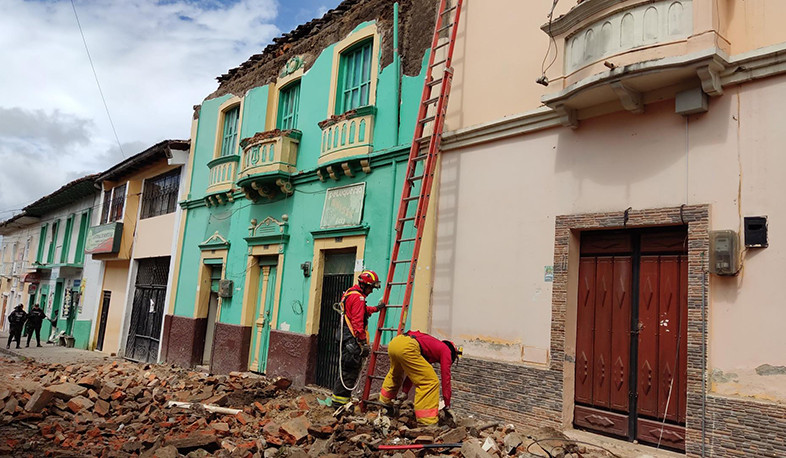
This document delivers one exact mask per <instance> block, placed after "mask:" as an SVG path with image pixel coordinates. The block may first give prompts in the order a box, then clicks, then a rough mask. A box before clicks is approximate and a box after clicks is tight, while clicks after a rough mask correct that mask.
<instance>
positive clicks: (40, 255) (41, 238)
mask: <svg viewBox="0 0 786 458" xmlns="http://www.w3.org/2000/svg"><path fill="white" fill-rule="evenodd" d="M48 226H49V225H48V224H44V225H43V226H41V233H40V234H39V235H38V252H37V253H36V255H35V262H37V263H39V264H41V263H42V262H43V261H44V247H45V246H46V229H47V227H48Z"/></svg>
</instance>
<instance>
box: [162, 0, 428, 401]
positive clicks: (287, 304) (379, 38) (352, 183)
mask: <svg viewBox="0 0 786 458" xmlns="http://www.w3.org/2000/svg"><path fill="white" fill-rule="evenodd" d="M417 3H418V4H414V2H413V3H410V2H402V5H401V8H402V14H401V19H398V18H399V14H398V10H397V8H398V5H394V3H393V2H392V1H389V0H374V1H368V2H360V4H356V5H353V6H349V7H347V8H345V9H344V10H341V8H339V9H337V10H331V11H330V12H328V13H327V14H326V15H325V16H324V17H323V18H322V19H317V20H314V21H312V22H310V23H308V24H305V25H303V26H301V27H299V28H298V29H296V30H295V31H293V32H292V33H290V34H287V35H284V36H283V37H282V38H280V39H277V40H276V41H275V43H274V44H273V45H270V46H269V47H268V48H266V49H265V51H264V52H263V53H262V54H260V55H257V56H254V57H252V58H251V59H250V60H249V61H248V62H246V63H244V64H243V65H241V66H240V67H238V68H236V69H233V70H230V72H229V73H228V74H226V75H223V76H222V77H220V78H218V79H219V83H220V84H219V88H218V90H217V91H216V92H215V93H214V94H211V95H210V96H208V98H207V99H206V100H204V102H203V103H202V104H201V106H200V107H198V109H197V111H196V115H195V119H194V122H193V127H192V151H191V155H190V161H191V162H190V164H189V174H190V180H189V185H188V189H187V194H186V195H184V196H183V197H184V199H183V201H182V202H181V205H182V206H183V208H184V209H185V214H184V216H185V217H184V219H183V221H184V223H183V224H182V226H181V228H180V231H181V232H180V235H181V237H180V241H179V248H178V252H177V258H176V270H175V273H174V276H173V285H174V288H172V290H173V293H172V294H173V295H172V296H171V297H170V300H169V304H170V305H169V309H168V312H167V315H166V317H165V321H164V333H163V341H162V359H164V360H166V361H167V362H173V363H176V364H180V365H184V366H191V367H193V366H200V365H204V366H209V369H210V371H211V372H215V373H226V372H229V371H242V370H252V371H256V372H264V373H268V374H273V375H286V376H288V377H290V378H292V379H293V380H294V381H295V382H296V383H318V384H321V385H325V386H330V385H331V384H332V383H333V380H334V377H335V374H336V372H335V370H336V369H337V359H338V354H337V346H336V345H335V331H336V330H337V329H338V322H339V319H340V318H339V315H338V313H336V312H334V311H333V309H332V305H333V304H334V303H335V302H336V301H337V300H338V299H339V297H340V294H341V293H342V292H343V291H344V290H345V289H346V288H348V287H349V286H351V285H352V284H353V282H354V280H355V277H356V276H357V274H358V273H359V272H360V271H361V270H363V269H372V270H375V271H376V272H377V273H378V274H379V275H380V276H381V277H383V278H384V277H385V275H386V269H387V265H388V263H389V256H390V250H391V246H392V243H393V239H394V235H395V234H394V226H395V224H396V222H395V217H396V216H395V215H396V212H397V210H398V201H399V198H400V194H401V189H402V186H403V185H404V183H403V181H404V174H405V169H406V163H407V156H408V154H409V147H410V144H411V142H412V136H413V132H414V127H415V122H416V116H417V110H418V105H419V101H420V96H421V91H422V87H423V81H424V77H425V73H426V71H425V70H426V68H425V67H426V65H427V60H428V47H429V44H430V39H431V28H430V27H433V20H434V10H435V4H431V2H417ZM394 9H395V10H396V11H394ZM424 18H425V19H424ZM416 23H417V24H424V23H427V24H430V27H428V28H426V29H422V28H418V27H414V26H413V24H416ZM404 30H408V31H409V32H408V33H406V34H404V33H402V36H401V38H402V40H401V41H402V42H404V43H406V46H404V47H403V49H406V50H407V51H406V53H402V54H404V55H399V54H398V53H397V52H396V51H395V48H397V45H398V42H399V39H398V38H399V37H398V34H399V31H404ZM379 298H381V292H376V293H374V294H372V295H371V296H370V297H369V299H368V301H369V304H374V303H376V301H377V300H379ZM389 319H390V320H391V322H393V321H397V320H398V317H393V316H391V317H389ZM375 320H376V318H375V317H372V319H371V322H370V325H369V327H370V328H372V329H373V326H374V325H375ZM372 334H373V332H372Z"/></svg>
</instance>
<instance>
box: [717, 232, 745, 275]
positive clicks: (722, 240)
mask: <svg viewBox="0 0 786 458" xmlns="http://www.w3.org/2000/svg"><path fill="white" fill-rule="evenodd" d="M739 245H740V241H739V237H738V236H737V233H736V232H734V231H711V232H710V273H713V274H715V275H736V274H737V271H738V270H739V269H738V266H739V258H740V250H739Z"/></svg>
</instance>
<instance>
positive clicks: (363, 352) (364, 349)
mask: <svg viewBox="0 0 786 458" xmlns="http://www.w3.org/2000/svg"><path fill="white" fill-rule="evenodd" d="M358 344H359V345H360V357H361V358H365V357H366V356H368V355H369V354H370V353H371V347H369V346H368V342H366V341H365V340H360V341H358Z"/></svg>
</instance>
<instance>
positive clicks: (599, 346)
mask: <svg viewBox="0 0 786 458" xmlns="http://www.w3.org/2000/svg"><path fill="white" fill-rule="evenodd" d="M613 285H614V261H613V259H611V258H600V259H598V263H597V273H596V274H595V335H594V338H595V342H594V350H593V352H594V354H595V358H594V361H593V374H592V375H593V377H594V380H593V383H592V390H593V396H592V397H593V399H592V401H593V402H592V404H593V405H595V406H597V407H607V408H608V407H610V402H609V395H610V386H611V384H610V382H609V376H610V372H611V370H610V367H611V361H610V360H611V307H612V299H613Z"/></svg>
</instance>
